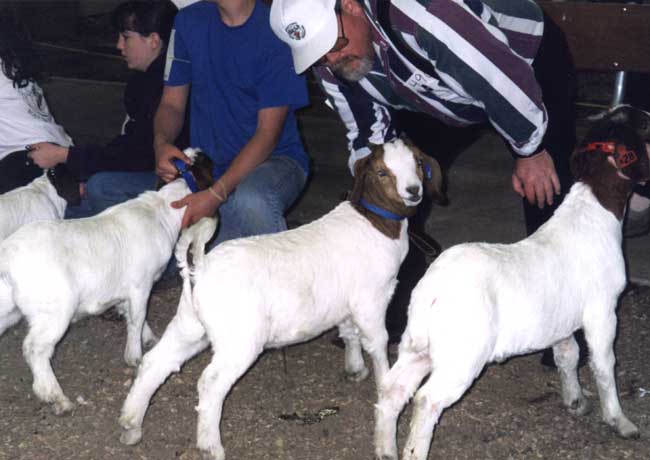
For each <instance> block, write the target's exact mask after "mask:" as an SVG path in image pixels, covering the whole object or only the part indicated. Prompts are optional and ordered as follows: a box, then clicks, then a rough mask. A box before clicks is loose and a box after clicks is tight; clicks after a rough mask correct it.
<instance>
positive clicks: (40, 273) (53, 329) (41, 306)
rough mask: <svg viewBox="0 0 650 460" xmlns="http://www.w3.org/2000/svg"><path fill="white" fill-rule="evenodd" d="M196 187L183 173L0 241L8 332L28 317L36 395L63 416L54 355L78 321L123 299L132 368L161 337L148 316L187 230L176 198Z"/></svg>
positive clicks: (0, 326)
mask: <svg viewBox="0 0 650 460" xmlns="http://www.w3.org/2000/svg"><path fill="white" fill-rule="evenodd" d="M187 153H189V154H190V155H194V152H193V151H187ZM195 163H199V161H196V162H195ZM208 163H210V162H209V161H208ZM205 168H206V170H205V171H198V170H197V171H194V172H195V175H196V176H198V175H199V173H205V175H206V176H207V177H208V178H209V176H210V168H211V165H207V166H205ZM193 169H194V170H196V169H197V168H194V167H193ZM197 181H198V177H197ZM203 183H206V181H204V182H203ZM188 193H189V189H188V187H187V185H186V184H185V182H184V180H183V179H177V180H175V181H173V182H171V183H169V184H167V185H165V186H164V187H162V188H161V189H160V190H159V191H158V192H145V193H143V194H141V195H140V196H139V197H137V198H134V199H132V200H129V201H127V202H125V203H122V204H119V205H116V206H113V207H111V208H109V209H107V210H106V211H104V212H102V213H101V214H98V215H97V216H94V217H90V218H87V219H78V220H61V221H47V222H32V223H31V224H27V225H25V226H23V227H21V228H20V229H19V230H17V231H16V232H15V233H13V234H12V235H11V236H9V237H8V238H7V239H5V240H4V241H3V242H2V243H1V244H0V335H2V333H3V332H4V331H5V330H6V329H7V328H8V327H10V326H12V325H14V324H16V323H17V322H18V321H19V320H20V319H21V318H22V317H23V316H24V317H25V318H26V319H27V321H28V323H29V331H28V333H27V337H26V338H25V341H24V343H23V355H24V357H25V359H26V361H27V363H28V364H29V366H30V368H31V370H32V373H33V377H34V383H33V389H34V393H36V396H38V398H39V399H41V400H42V401H44V402H47V403H51V404H52V408H53V410H54V412H55V413H56V414H57V415H58V414H62V413H64V412H66V411H69V410H71V409H72V408H73V404H72V403H71V402H70V400H69V399H68V398H67V397H66V396H65V395H64V394H63V391H62V389H61V387H60V386H59V383H58V381H57V379H56V377H55V375H54V372H53V371H52V367H51V364H50V358H51V357H52V354H53V353H54V347H55V345H56V344H57V343H58V341H59V340H60V339H61V338H62V337H63V334H64V333H65V331H66V330H67V329H68V326H69V324H70V323H71V322H73V321H76V320H77V319H79V318H81V317H83V316H86V315H97V314H100V313H102V312H104V311H105V310H107V309H108V308H109V307H111V306H113V305H117V306H118V308H119V309H120V310H121V311H122V312H123V313H124V315H125V317H126V324H127V341H126V349H125V352H124V360H125V361H126V363H127V364H128V365H131V366H135V365H137V364H138V363H139V361H140V359H141V357H142V340H143V339H144V342H145V343H151V342H154V341H155V340H156V337H155V336H154V334H153V333H152V331H151V329H150V328H149V326H148V325H147V323H146V322H145V315H146V308H147V299H148V297H149V293H150V291H151V287H152V285H153V283H154V282H155V281H156V280H157V279H158V278H159V277H160V275H161V274H162V272H163V270H164V269H165V266H166V265H167V263H168V261H169V259H170V257H171V255H172V250H173V248H174V244H175V243H176V240H177V238H178V234H179V232H180V228H181V219H182V216H183V212H184V210H183V209H174V208H172V207H171V206H170V203H171V202H172V201H176V200H179V199H181V198H183V197H184V196H185V195H187V194H188Z"/></svg>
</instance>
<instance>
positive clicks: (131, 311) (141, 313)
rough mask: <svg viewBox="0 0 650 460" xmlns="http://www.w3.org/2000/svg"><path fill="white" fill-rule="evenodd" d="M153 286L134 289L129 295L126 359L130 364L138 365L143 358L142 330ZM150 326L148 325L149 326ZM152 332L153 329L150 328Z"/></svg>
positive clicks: (126, 311)
mask: <svg viewBox="0 0 650 460" xmlns="http://www.w3.org/2000/svg"><path fill="white" fill-rule="evenodd" d="M150 291H151V286H149V287H148V289H147V288H138V289H135V288H134V289H133V290H132V292H131V295H130V296H129V301H128V305H127V307H126V308H125V313H126V347H125V348H124V361H125V362H126V364H127V365H128V366H131V367H136V366H137V365H138V364H140V360H141V359H142V336H143V334H142V330H143V328H144V325H145V317H146V315H147V299H148V298H149V292H150ZM147 327H148V326H147ZM149 332H151V329H149Z"/></svg>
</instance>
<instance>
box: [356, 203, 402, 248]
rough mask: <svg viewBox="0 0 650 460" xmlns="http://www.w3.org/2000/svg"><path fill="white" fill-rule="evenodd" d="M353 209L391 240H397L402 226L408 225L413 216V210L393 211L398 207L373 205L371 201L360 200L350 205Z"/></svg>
mask: <svg viewBox="0 0 650 460" xmlns="http://www.w3.org/2000/svg"><path fill="white" fill-rule="evenodd" d="M351 204H352V206H353V207H354V209H356V210H357V212H359V213H360V214H361V215H362V216H364V217H365V218H366V219H368V221H369V222H370V223H371V224H372V226H373V227H375V228H376V229H377V230H379V231H380V232H381V233H383V234H384V235H386V236H387V237H388V238H391V239H398V238H399V237H400V234H401V230H402V224H405V225H408V220H407V219H408V218H409V217H410V216H412V215H413V214H414V211H415V208H408V207H406V206H404V207H403V208H404V209H395V208H396V207H399V206H386V205H383V206H382V205H381V204H375V202H373V201H372V199H367V198H363V197H362V198H361V199H360V200H359V201H357V202H353V203H351Z"/></svg>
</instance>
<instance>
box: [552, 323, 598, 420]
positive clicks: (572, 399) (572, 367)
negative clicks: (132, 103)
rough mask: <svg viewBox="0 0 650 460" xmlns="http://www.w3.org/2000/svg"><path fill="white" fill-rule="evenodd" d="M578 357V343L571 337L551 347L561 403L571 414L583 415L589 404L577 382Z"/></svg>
mask: <svg viewBox="0 0 650 460" xmlns="http://www.w3.org/2000/svg"><path fill="white" fill-rule="evenodd" d="M579 355H580V350H579V347H578V343H577V342H576V340H575V339H574V338H573V335H571V336H570V337H568V338H566V339H564V340H562V341H560V342H558V343H557V344H555V345H554V346H553V357H554V359H555V365H556V366H557V368H558V372H559V374H560V384H561V386H562V402H563V404H564V406H565V407H566V408H567V409H568V410H569V412H571V413H572V414H574V415H585V414H587V413H588V412H589V410H590V404H589V400H587V398H585V396H584V394H583V393H582V388H580V382H579V381H578V359H579Z"/></svg>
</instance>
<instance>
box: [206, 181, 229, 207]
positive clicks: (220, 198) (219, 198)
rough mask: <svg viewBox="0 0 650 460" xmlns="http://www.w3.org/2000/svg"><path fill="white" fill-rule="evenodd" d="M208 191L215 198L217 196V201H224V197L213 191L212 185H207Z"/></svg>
mask: <svg viewBox="0 0 650 460" xmlns="http://www.w3.org/2000/svg"><path fill="white" fill-rule="evenodd" d="M208 191H209V192H210V193H211V194H212V196H214V197H215V198H217V199H218V200H219V201H221V202H222V203H223V202H224V201H226V199H225V198H224V197H222V196H221V195H219V194H218V193H217V192H215V191H214V189H213V188H212V185H211V186H210V187H208Z"/></svg>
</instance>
